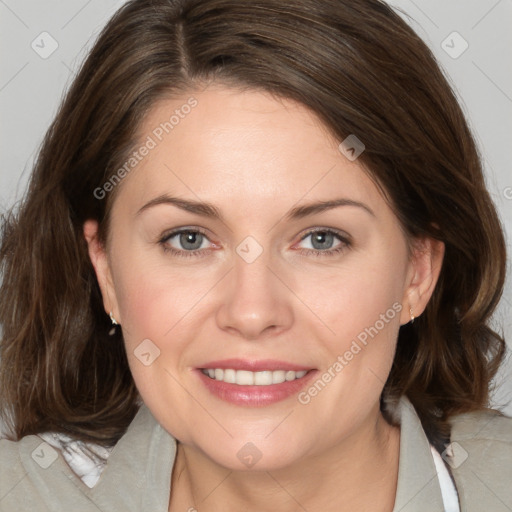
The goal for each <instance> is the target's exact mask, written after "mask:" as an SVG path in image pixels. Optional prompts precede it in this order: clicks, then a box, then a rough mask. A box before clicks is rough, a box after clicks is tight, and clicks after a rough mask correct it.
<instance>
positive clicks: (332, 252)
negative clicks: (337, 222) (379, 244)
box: [158, 228, 352, 258]
mask: <svg viewBox="0 0 512 512" xmlns="http://www.w3.org/2000/svg"><path fill="white" fill-rule="evenodd" d="M182 233H200V234H201V235H203V236H205V237H206V238H207V239H208V236H207V234H206V232H205V231H203V230H201V229H199V228H194V229H183V228H182V229H177V230H175V231H171V232H170V233H167V234H165V235H164V236H163V237H162V238H161V239H160V240H159V241H158V243H159V244H160V245H161V246H162V247H163V250H164V252H165V253H170V254H172V255H173V256H177V257H179V258H190V257H195V256H198V257H200V258H201V257H205V256H208V255H209V253H210V252H211V249H195V250H194V251H184V250H178V249H174V247H169V246H168V245H167V242H168V241H169V240H170V239H171V238H173V237H175V236H176V235H180V234H182ZM315 233H325V234H329V235H331V234H332V235H334V236H335V237H336V238H337V239H338V240H339V241H340V242H341V244H340V245H339V246H338V247H336V248H335V249H329V250H327V251H320V250H315V249H299V252H300V253H301V254H307V255H312V256H315V257H333V256H337V255H339V254H341V253H342V252H343V251H345V250H346V249H348V248H349V247H351V245H352V243H351V242H350V240H349V239H348V238H347V237H346V236H343V235H342V234H341V233H340V232H338V231H335V230H333V229H327V228H320V229H314V230H311V231H308V232H307V233H306V234H305V235H304V236H303V237H302V238H301V239H300V242H302V241H303V240H305V239H306V238H307V237H308V236H311V235H314V234H315Z"/></svg>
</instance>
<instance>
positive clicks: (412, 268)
mask: <svg viewBox="0 0 512 512" xmlns="http://www.w3.org/2000/svg"><path fill="white" fill-rule="evenodd" d="M413 245H414V247H413V249H412V254H411V258H410V260H409V270H408V273H407V281H406V289H405V291H404V296H403V298H402V304H403V309H402V313H401V317H400V324H401V325H404V324H406V323H408V322H409V321H410V320H411V310H412V314H413V315H414V317H418V316H420V315H421V314H422V313H423V311H425V308H426V307H427V304H428V301H429V300H430V297H431V296H432V294H433V293H434V289H435V287H436V284H437V280H438V279H439V274H440V273H441V267H442V265H443V259H444V252H445V245H444V243H443V242H441V241H439V240H435V239H433V238H429V237H425V238H421V239H415V240H414V243H413Z"/></svg>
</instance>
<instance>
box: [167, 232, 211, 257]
mask: <svg viewBox="0 0 512 512" xmlns="http://www.w3.org/2000/svg"><path fill="white" fill-rule="evenodd" d="M208 242H209V240H208V237H207V236H206V233H204V232H203V231H201V230H199V229H178V230H175V231H171V232H170V233H167V234H165V235H164V236H163V237H162V238H161V239H160V240H159V243H160V244H161V245H162V247H163V248H164V251H166V252H170V253H172V254H174V255H176V256H183V257H187V256H200V255H205V253H208V252H209V251H207V250H205V249H208V248H209V247H208ZM210 243H211V242H210Z"/></svg>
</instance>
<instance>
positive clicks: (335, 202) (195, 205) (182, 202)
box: [136, 194, 375, 222]
mask: <svg viewBox="0 0 512 512" xmlns="http://www.w3.org/2000/svg"><path fill="white" fill-rule="evenodd" d="M162 204H167V205H172V206H176V207H178V208H181V209H182V210H185V211H187V212H190V213H195V214H197V215H201V216H202V217H212V218H214V219H219V220H220V221H222V222H224V218H223V215H222V213H221V212H220V210H219V209H218V208H217V207H215V206H214V205H213V204H211V203H207V202H203V201H192V200H190V199H181V198H179V197H172V196H169V195H167V194H164V195H161V196H158V197H155V198H154V199H152V200H151V201H149V202H148V203H146V204H145V205H144V206H142V208H140V209H139V210H138V211H137V214H136V216H138V215H140V214H141V213H143V212H144V211H146V210H148V209H150V208H152V207H154V206H158V205H162ZM339 206H355V207H357V208H361V209H363V210H364V211H366V212H367V213H369V214H370V215H372V216H373V217H375V213H374V212H373V210H372V209H371V208H370V207H369V206H367V205H366V204H364V203H361V202H359V201H354V200H353V199H347V198H340V199H332V200H330V201H318V202H315V203H310V204H305V205H302V206H296V207H295V208H292V209H291V210H290V211H289V212H288V213H287V214H286V216H285V218H286V219H287V220H294V219H302V218H304V217H307V216H309V215H313V214H315V213H320V212H323V211H326V210H331V209H333V208H337V207H339Z"/></svg>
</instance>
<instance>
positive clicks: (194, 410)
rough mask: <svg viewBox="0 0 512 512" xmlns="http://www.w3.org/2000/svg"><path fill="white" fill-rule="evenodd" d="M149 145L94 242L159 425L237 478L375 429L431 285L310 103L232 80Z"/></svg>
mask: <svg viewBox="0 0 512 512" xmlns="http://www.w3.org/2000/svg"><path fill="white" fill-rule="evenodd" d="M191 96H193V98H194V100H192V101H191V100H190V99H189V98H191ZM186 104H189V105H193V106H192V107H191V108H184V107H183V106H184V105H186ZM176 111H178V112H179V114H177V115H178V117H179V122H177V123H176V124H174V125H173V127H172V129H170V128H169V126H167V129H168V133H167V132H166V131H165V130H164V129H162V124H161V123H164V122H165V121H169V119H170V117H171V115H173V114H174V113H175V112H176ZM140 133H141V137H140V140H141V146H142V144H146V147H149V148H150V149H149V150H148V151H147V152H146V151H141V152H140V153H146V154H145V155H144V156H141V154H139V156H140V161H138V162H137V165H136V166H134V169H133V170H131V171H130V172H129V173H127V176H126V177H124V179H123V181H122V183H121V184H120V185H118V186H119V190H117V191H116V192H117V196H116V199H115V202H114V204H113V208H112V217H111V224H110V230H111V231H110V237H109V241H108V243H107V246H106V248H105V249H104V248H103V247H102V246H101V245H99V244H98V243H97V242H96V241H95V238H94V234H95V229H96V227H95V224H94V223H92V222H88V223H86V225H85V235H86V238H87V239H88V241H89V247H90V254H91V259H92V261H93V264H94V266H95V269H96V272H97V276H98V280H99V282H100V286H101V288H102V292H103V297H104V302H105V308H106V310H107V312H108V311H112V312H113V314H114V316H115V317H116V319H117V321H118V322H119V323H120V324H121V326H122V330H123V335H124V338H125V343H126V350H127V354H128V360H129V364H130V368H131V371H132V373H133V377H134V379H135V382H136V384H137V387H138V389H139V391H140V394H141V396H142V398H143V400H144V402H145V403H146V405H147V406H148V407H149V409H150V410H151V411H152V413H153V415H154V416H155V417H156V419H157V420H158V421H159V422H160V423H161V424H162V426H163V427H164V428H165V429H166V430H168V431H169V432H170V433H171V434H172V435H174V436H175V437H176V438H177V439H178V440H180V441H181V442H182V443H183V444H184V445H186V446H189V447H192V448H193V449H195V450H197V451H198V452H200V453H202V454H204V455H206V456H207V457H208V458H210V459H211V460H213V461H215V462H217V463H218V464H221V465H223V466H225V467H228V468H233V469H246V468H248V467H250V465H251V464H250V461H249V459H250V460H252V459H255V458H259V457H261V459H260V460H259V461H258V464H257V466H256V467H257V468H258V469H273V468H279V467H285V466H287V465H290V464H293V463H294V462H296V461H299V460H301V459H303V458H306V457H308V456H318V455H320V454H321V453H325V452H326V451H328V450H329V449H331V448H332V447H334V446H337V445H339V444H340V443H342V442H343V441H344V440H347V439H348V438H349V437H350V436H352V435H354V433H355V432H357V431H363V430H364V428H366V427H365V426H367V425H371V424H374V423H375V420H376V418H377V417H378V416H379V415H380V412H379V397H380V394H381V391H382V388H383V386H384V383H385V381H386V379H387V376H388V374H389V371H390V368H391V365H392V361H393V355H394V350H395V344H396V339H397V334H398V330H399V327H400V325H401V324H404V323H406V322H408V321H409V318H410V311H409V307H410V306H412V308H413V312H414V314H415V316H418V315H419V314H420V313H421V312H422V311H423V309H424V307H425V305H426V302H427V301H428V298H429V296H430V294H431V292H432V289H433V286H434V284H435V279H436V277H437V274H436V271H435V269H433V268H432V266H431V261H432V258H431V257H430V256H429V253H428V251H423V252H422V253H421V254H422V256H418V257H417V258H413V257H410V255H409V253H408V250H407V245H406V239H405V237H404V235H403V232H402V230H401V229H400V225H399V223H398V220H397V219H396V217H395V216H394V214H393V212H392V211H391V209H390V207H389V206H388V204H387V203H386V201H385V200H384V199H383V197H382V196H381V195H380V193H379V191H378V189H377V187H376V186H375V185H374V184H373V182H372V181H371V180H370V179H369V177H368V176H367V174H366V173H365V171H364V170H363V169H362V167H361V166H360V164H359V163H358V161H357V160H355V161H351V160H349V159H348V158H347V157H346V156H344V154H342V152H340V150H339V149H338V144H339V142H340V141H337V140H335V139H334V138H333V137H332V136H330V135H329V133H328V132H327V131H326V129H325V128H324V127H323V126H322V124H321V123H320V121H319V120H318V119H317V118H316V117H315V115H313V114H312V113H311V112H309V111H308V110H306V109H305V108H304V107H302V106H300V105H299V104H297V103H294V102H293V101H291V100H276V99H274V98H272V97H270V96H269V95H266V94H264V93H262V92H257V91H246V92H240V91H237V90H234V89H229V88H223V87H221V86H216V87H210V88H208V89H206V90H204V91H202V92H200V93H199V92H197V93H193V94H192V93H191V94H188V95H183V97H179V98H174V99H172V100H165V101H163V102H161V103H159V104H158V105H156V106H155V107H154V108H153V110H152V111H151V112H150V113H149V115H148V116H147V117H146V118H145V120H144V122H143V125H142V127H141V130H140ZM358 136H359V137H360V139H363V140H364V134H358ZM148 137H149V138H148ZM150 139H151V141H152V142H151V141H150ZM153 146H154V147H153ZM330 202H333V203H332V204H331V203H330ZM311 205H316V206H314V207H310V206H311ZM321 205H323V207H321ZM424 247H427V248H428V246H427V245H425V246H424ZM425 255H427V256H425Z"/></svg>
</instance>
